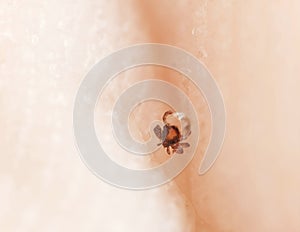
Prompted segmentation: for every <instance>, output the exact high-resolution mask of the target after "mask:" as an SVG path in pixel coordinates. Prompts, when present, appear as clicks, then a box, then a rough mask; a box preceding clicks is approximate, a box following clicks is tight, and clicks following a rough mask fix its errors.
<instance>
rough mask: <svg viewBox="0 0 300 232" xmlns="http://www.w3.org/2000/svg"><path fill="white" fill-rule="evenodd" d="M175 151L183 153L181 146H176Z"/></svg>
mask: <svg viewBox="0 0 300 232" xmlns="http://www.w3.org/2000/svg"><path fill="white" fill-rule="evenodd" d="M175 151H176V153H177V154H183V148H182V147H181V146H178V147H177V149H176V150H175Z"/></svg>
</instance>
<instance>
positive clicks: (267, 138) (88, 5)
mask: <svg viewBox="0 0 300 232" xmlns="http://www.w3.org/2000/svg"><path fill="white" fill-rule="evenodd" d="M299 8H300V3H299V2H298V1H289V2H288V3H287V2H285V1H276V2H272V4H271V3H270V1H250V0H248V1H243V3H242V2H238V1H196V0H194V1H158V0H154V1H137V0H130V1H109V2H107V1H105V2H104V1H76V2H73V1H72V2H71V1H70V2H69V1H67V0H65V1H51V2H50V1H47V2H42V1H35V0H32V1H26V2H13V1H2V2H1V3H0V22H1V24H0V29H1V34H0V51H1V52H0V80H1V81H0V102H1V111H0V112H1V114H0V126H1V128H2V129H1V130H2V133H1V135H0V137H1V142H0V145H1V146H0V152H1V156H0V159H1V160H0V161H1V162H0V201H1V202H0V205H1V207H0V230H1V231H18V230H20V231H46V232H47V231H75V232H76V231H146V232H147V231H149V232H150V231H164V232H166V231H172V232H177V231H178V232H179V231H180V232H181V231H185V232H186V231H191V232H194V231H197V232H198V231H201V232H204V231H205V232H206V231H208V232H219V231H225V232H229V231H230V232H237V231H243V232H248V231H249V232H250V231H251V232H252V231H258V232H260V231H262V232H265V231H272V232H276V231H289V232H294V231H295V232H296V231H299V228H300V222H299V217H300V199H299V191H300V190H299V188H300V187H299V186H300V177H299V171H298V170H299V168H298V166H299V161H300V158H299V154H300V145H299V138H300V123H299V118H300V111H299V109H298V108H299V107H297V103H298V99H299V97H300V96H299V95H300V92H299V90H298V88H299V84H300V83H299V82H300V80H299V74H300V66H299V62H298V56H299V53H300V44H299V42H298V41H300V26H299V23H297V22H299V20H300V18H299V17H300V16H299V14H298V12H297V11H298V9H299ZM142 42H156V43H166V44H170V45H175V46H178V47H180V48H183V49H185V50H187V51H188V52H190V53H192V54H193V55H195V56H196V57H197V58H198V59H200V60H201V61H202V62H203V63H204V64H205V65H206V66H207V67H208V69H209V71H210V72H211V73H212V74H213V76H214V78H215V80H216V82H217V83H218V85H219V87H220V89H221V91H222V94H223V97H224V101H225V104H226V111H227V132H226V138H225V142H224V146H223V149H222V152H221V154H220V156H219V158H218V160H217V162H216V163H215V164H214V166H213V167H212V168H211V169H210V170H209V172H207V173H206V174H205V175H203V176H198V174H197V170H198V167H199V164H200V161H201V158H202V157H203V154H204V151H205V148H206V146H207V144H208V140H209V131H210V126H211V125H210V120H209V111H208V109H207V106H206V105H205V102H204V100H203V98H201V97H200V99H199V94H197V93H196V92H195V89H193V86H191V85H190V83H188V82H184V78H183V77H181V76H176V78H174V76H175V74H173V73H172V72H170V71H167V70H164V69H159V68H157V69H155V68H154V69H144V70H142V71H137V72H136V73H134V72H133V75H130V72H129V74H124V75H125V76H124V78H123V79H122V78H121V79H120V80H118V81H115V82H112V83H111V86H110V87H109V88H108V89H107V92H106V95H105V93H104V95H105V96H106V101H105V102H106V103H104V107H103V109H101V107H98V108H97V109H96V115H99V117H98V118H99V121H96V122H95V123H96V129H97V130H98V132H99V131H100V133H102V134H103V135H105V136H103V137H102V139H103V140H104V141H106V139H108V140H109V139H110V138H109V131H108V128H105V127H103V125H105V122H106V121H105V120H109V119H108V118H106V117H105V115H104V116H103V115H102V118H101V110H109V109H110V108H109V107H110V105H111V104H110V103H111V102H113V100H114V99H115V98H116V96H118V93H119V92H120V91H121V90H123V89H126V88H127V87H128V86H130V84H132V83H134V82H135V81H137V80H141V79H143V78H145V79H146V75H145V77H141V76H143V75H144V74H145V72H146V71H145V70H148V74H150V76H151V75H152V76H155V77H157V78H162V79H163V80H165V81H170V82H172V83H173V84H174V85H176V86H178V87H180V88H181V89H183V90H186V91H187V90H190V91H189V94H188V96H189V97H190V98H191V101H192V102H193V104H195V105H196V106H197V113H198V115H199V125H200V128H201V135H200V142H199V146H198V149H197V153H196V156H195V158H194V159H193V161H192V162H191V163H190V165H189V166H188V167H187V168H186V169H185V170H184V171H183V173H182V174H181V175H180V176H178V177H177V178H176V179H175V180H174V181H173V182H172V183H170V184H168V185H165V186H162V187H160V188H156V189H153V190H149V191H141V192H132V191H126V190H122V189H118V188H114V187H112V186H110V185H108V184H106V183H103V182H102V181H99V180H98V179H97V178H96V177H95V176H93V175H92V174H91V173H90V171H89V170H88V169H87V168H86V167H85V166H84V165H83V164H82V162H81V160H80V158H79V157H78V154H77V150H76V148H75V146H74V141H73V131H72V122H71V120H70V118H71V117H72V107H73V101H74V96H75V94H76V91H77V89H78V86H79V84H80V81H81V80H82V77H83V76H84V75H85V74H86V73H87V72H88V70H89V69H90V68H91V67H92V66H93V64H94V63H95V62H97V61H98V60H100V59H101V58H102V57H104V56H106V55H108V54H110V53H111V52H113V51H115V50H117V49H120V48H122V47H125V46H129V45H131V44H135V43H142ZM140 74H143V75H140ZM16 83H17V84H16ZM110 90H112V91H110ZM145 107H146V106H145ZM147 107H151V104H150V105H147ZM143 110H145V109H143V108H142V107H141V108H140V109H137V110H136V112H135V113H134V114H133V116H132V117H133V119H132V120H131V121H130V126H132V128H133V133H134V134H135V135H136V136H137V137H139V136H140V137H142V138H146V137H147V136H148V135H147V133H146V131H147V125H148V124H147V123H144V122H147V121H149V120H151V118H150V117H149V118H147V116H145V115H144V116H143V118H142V119H139V118H140V117H139V115H140V114H142V112H143ZM165 110H167V109H166V107H165V106H160V108H159V109H158V110H157V112H156V114H155V117H157V119H159V118H160V117H161V115H162V113H163V112H164V111H165ZM152 116H153V115H152ZM139 120H140V121H139ZM135 121H137V122H139V123H137V124H135V123H134V122H135ZM102 127H103V128H102ZM106 130H107V131H106ZM107 149H112V151H114V149H117V148H116V147H115V146H111V148H109V147H108V148H107ZM165 157H167V155H166V156H161V155H159V153H158V154H156V156H154V158H153V160H152V161H153V162H163V161H164V159H166V158H165ZM112 158H113V159H116V160H117V161H118V162H120V163H122V164H124V165H130V164H129V162H128V160H127V159H125V158H124V156H119V157H118V156H116V157H112ZM131 161H133V164H132V165H133V166H135V165H136V166H138V165H139V164H144V163H145V161H148V160H142V161H141V160H139V159H133V160H131ZM145 199H147V200H145ZM104 211H105V213H104ZM141 212H143V213H141ZM74 222H76V223H74Z"/></svg>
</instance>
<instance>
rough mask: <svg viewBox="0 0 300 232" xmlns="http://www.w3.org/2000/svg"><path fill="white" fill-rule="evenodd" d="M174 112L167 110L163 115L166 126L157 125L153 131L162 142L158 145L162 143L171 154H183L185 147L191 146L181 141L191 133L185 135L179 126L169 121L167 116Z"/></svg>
mask: <svg viewBox="0 0 300 232" xmlns="http://www.w3.org/2000/svg"><path fill="white" fill-rule="evenodd" d="M171 114H173V112H172V111H170V110H169V111H166V112H165V113H164V115H163V117H162V119H163V122H164V126H163V128H161V127H160V126H159V125H157V126H156V127H155V128H154V129H153V131H154V133H155V135H156V136H157V137H158V138H159V139H160V140H161V143H159V144H157V146H160V145H162V146H163V147H164V148H166V151H167V153H168V154H169V155H171V154H174V153H178V154H183V148H187V147H189V146H190V144H189V143H182V142H181V141H183V140H185V139H186V138H187V137H188V136H189V135H190V133H189V134H188V135H187V136H185V137H183V136H182V135H181V133H180V131H179V129H178V127H177V126H175V125H171V124H170V123H168V122H167V117H168V116H169V115H171Z"/></svg>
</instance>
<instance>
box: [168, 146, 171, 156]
mask: <svg viewBox="0 0 300 232" xmlns="http://www.w3.org/2000/svg"><path fill="white" fill-rule="evenodd" d="M167 153H168V155H171V151H170V147H167Z"/></svg>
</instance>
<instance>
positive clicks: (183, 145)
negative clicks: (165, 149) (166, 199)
mask: <svg viewBox="0 0 300 232" xmlns="http://www.w3.org/2000/svg"><path fill="white" fill-rule="evenodd" d="M180 146H181V147H184V148H186V147H190V144H189V143H180Z"/></svg>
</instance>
